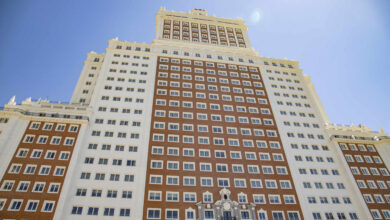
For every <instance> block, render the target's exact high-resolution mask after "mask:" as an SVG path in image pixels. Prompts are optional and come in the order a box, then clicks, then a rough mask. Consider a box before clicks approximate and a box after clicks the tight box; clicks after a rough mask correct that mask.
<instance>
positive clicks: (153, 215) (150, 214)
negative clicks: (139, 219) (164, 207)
mask: <svg viewBox="0 0 390 220" xmlns="http://www.w3.org/2000/svg"><path fill="white" fill-rule="evenodd" d="M147 218H148V219H160V218H161V209H150V208H149V209H148V210H147Z"/></svg>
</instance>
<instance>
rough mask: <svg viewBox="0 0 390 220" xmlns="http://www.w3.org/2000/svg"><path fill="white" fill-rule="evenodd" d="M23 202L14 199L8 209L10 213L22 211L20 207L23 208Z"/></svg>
mask: <svg viewBox="0 0 390 220" xmlns="http://www.w3.org/2000/svg"><path fill="white" fill-rule="evenodd" d="M22 203H23V200H22V199H13V200H11V202H10V205H9V207H8V210H9V211H18V210H20V207H21V206H22Z"/></svg>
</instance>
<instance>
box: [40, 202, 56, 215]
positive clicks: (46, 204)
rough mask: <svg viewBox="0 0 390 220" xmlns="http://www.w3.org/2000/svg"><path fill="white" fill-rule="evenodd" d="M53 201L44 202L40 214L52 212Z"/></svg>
mask: <svg viewBox="0 0 390 220" xmlns="http://www.w3.org/2000/svg"><path fill="white" fill-rule="evenodd" d="M54 203H55V202H54V201H46V200H45V201H44V202H43V205H42V209H41V212H52V211H53V209H54Z"/></svg>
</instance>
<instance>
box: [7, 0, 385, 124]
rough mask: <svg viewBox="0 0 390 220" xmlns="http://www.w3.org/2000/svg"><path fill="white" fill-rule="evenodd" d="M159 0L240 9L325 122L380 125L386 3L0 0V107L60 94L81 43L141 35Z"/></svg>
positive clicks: (71, 78)
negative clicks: (304, 84) (307, 83)
mask: <svg viewBox="0 0 390 220" xmlns="http://www.w3.org/2000/svg"><path fill="white" fill-rule="evenodd" d="M160 6H165V7H166V8H167V9H168V10H175V11H189V10H191V9H192V8H202V9H207V10H208V11H209V15H212V14H215V15H216V16H220V17H226V18H237V17H241V18H243V19H244V20H245V21H247V24H248V25H249V36H250V39H251V43H252V45H253V47H254V48H255V49H256V50H257V51H259V52H260V55H261V56H266V57H274V58H284V57H287V58H288V59H292V60H297V61H299V62H300V67H301V68H302V69H303V72H304V73H305V74H307V75H310V76H311V77H312V81H313V83H314V84H315V88H316V90H317V93H318V95H319V97H320V99H321V101H322V102H323V105H324V107H325V109H326V111H327V113H328V115H329V117H330V119H331V121H332V122H335V123H340V124H350V123H354V124H360V123H363V124H366V125H367V126H369V127H370V128H373V129H374V130H377V127H378V126H382V127H383V128H384V129H385V131H387V132H390V114H389V109H390V87H389V86H388V84H389V82H390V76H389V75H390V71H389V70H390V13H389V11H390V1H388V0H370V1H363V0H327V1H313V0H310V1H308V0H297V1H294V0H273V1H270V0H269V1H263V0H254V1H236V0H224V1H210V0H205V1H204V0H197V1H182V0H176V1H161V0H154V1H145V0H143V1H132V0H127V1H124V0H113V1H108V0H106V1H98V0H94V1H87V0H84V1H52V0H42V1H39V0H35V1H30V0H25V1H19V0H13V1H0V33H1V35H0V51H1V55H0V105H3V104H5V103H7V102H8V100H9V98H10V97H11V96H13V95H16V97H17V100H18V101H21V100H24V99H25V98H27V97H30V96H31V97H33V98H39V97H42V98H49V99H50V100H60V101H61V100H62V101H68V100H69V99H70V97H71V95H72V92H73V89H74V87H75V85H76V82H77V79H78V77H79V74H80V72H81V69H82V66H83V60H84V59H85V58H86V54H87V52H89V51H96V52H98V53H103V52H104V51H105V47H106V46H107V40H109V39H112V38H115V37H119V40H126V41H137V42H146V43H151V42H152V39H153V37H154V27H155V24H154V23H155V14H156V12H157V10H158V9H159V8H160Z"/></svg>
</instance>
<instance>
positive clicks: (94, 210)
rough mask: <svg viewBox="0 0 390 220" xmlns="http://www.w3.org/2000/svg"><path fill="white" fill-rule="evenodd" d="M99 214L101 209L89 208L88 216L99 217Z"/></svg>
mask: <svg viewBox="0 0 390 220" xmlns="http://www.w3.org/2000/svg"><path fill="white" fill-rule="evenodd" d="M98 214H99V208H97V207H89V208H88V212H87V215H98Z"/></svg>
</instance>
